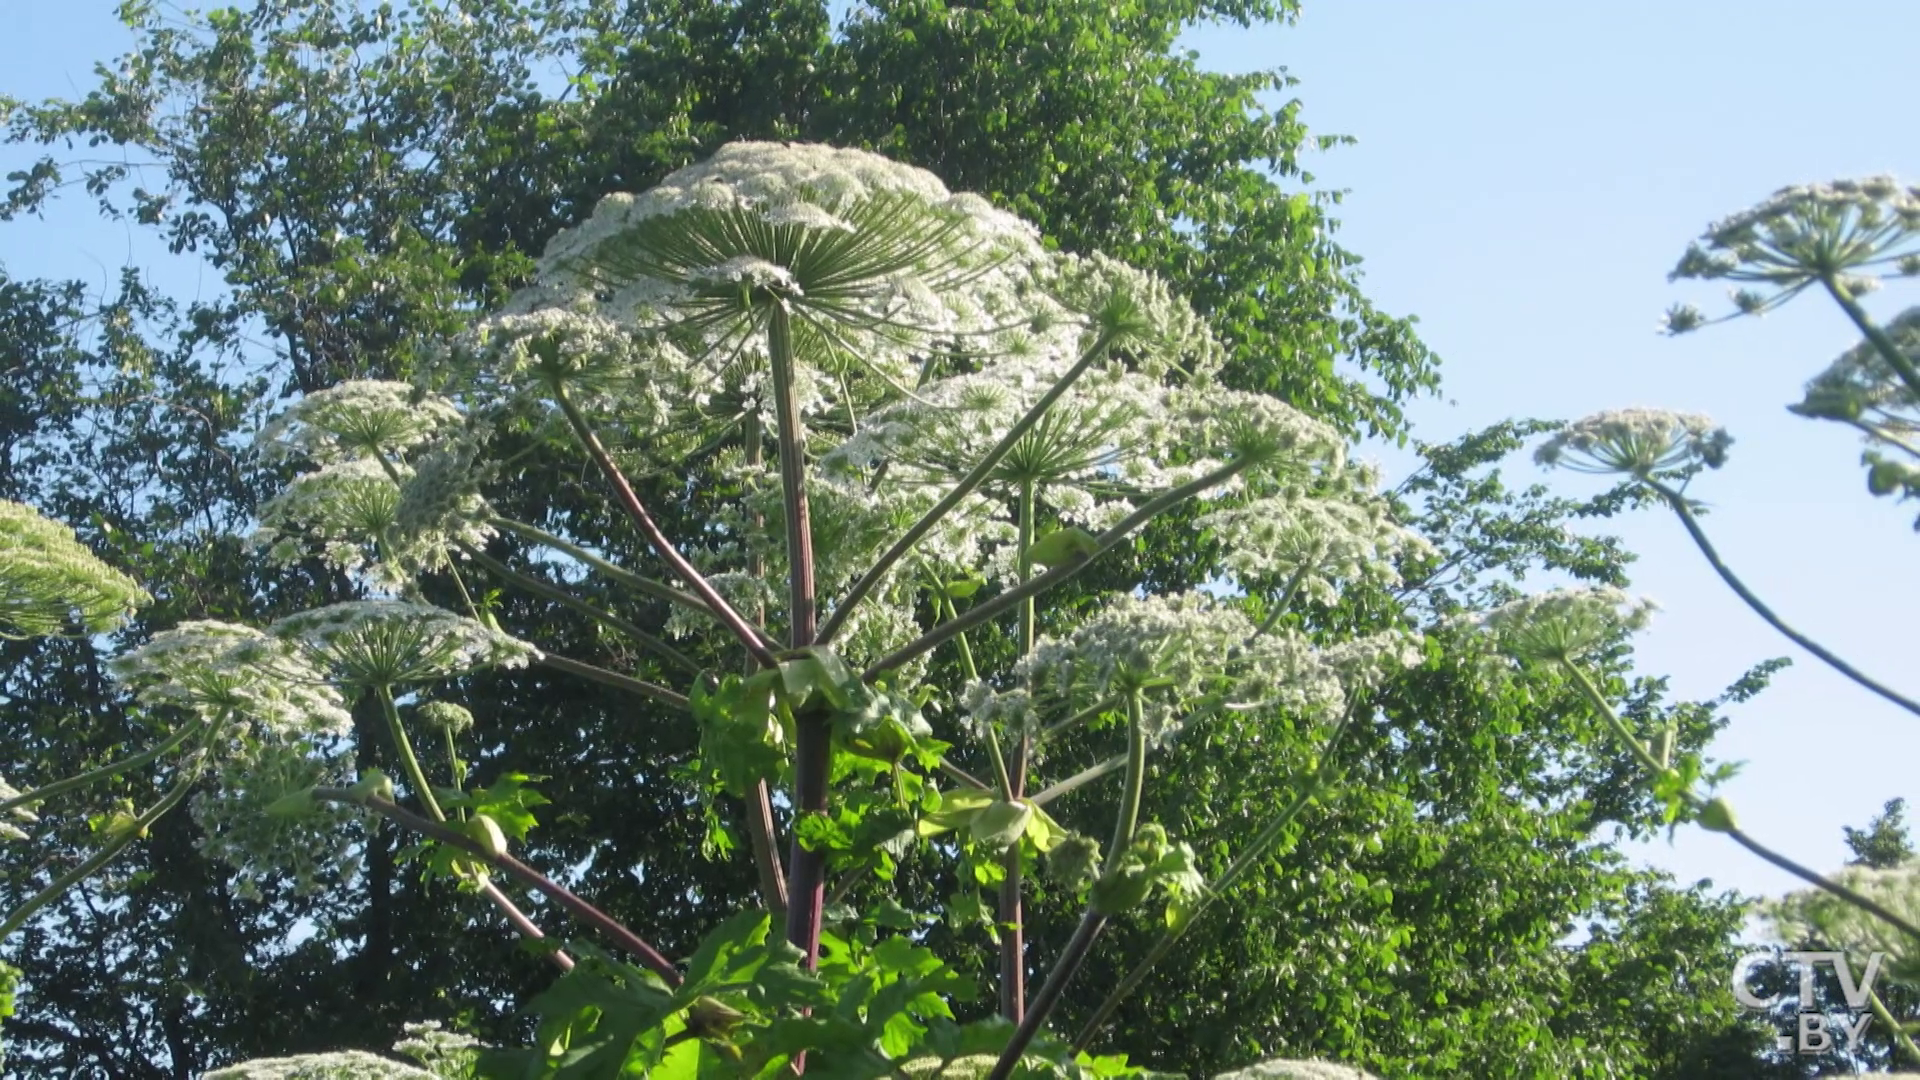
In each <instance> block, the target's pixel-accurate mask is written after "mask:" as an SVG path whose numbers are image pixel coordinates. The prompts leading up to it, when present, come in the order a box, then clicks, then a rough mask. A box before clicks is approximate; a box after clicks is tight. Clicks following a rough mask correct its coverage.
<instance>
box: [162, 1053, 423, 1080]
mask: <svg viewBox="0 0 1920 1080" xmlns="http://www.w3.org/2000/svg"><path fill="white" fill-rule="evenodd" d="M200 1080H438V1078H437V1077H435V1075H434V1074H433V1073H430V1072H428V1071H427V1070H425V1069H420V1068H415V1067H414V1066H412V1065H407V1064H403V1063H401V1062H398V1061H394V1060H392V1059H390V1058H383V1057H380V1056H378V1055H375V1054H369V1053H367V1052H365V1051H364V1050H339V1051H335V1052H333V1053H328V1054H300V1055H298V1056H296V1057H280V1058H259V1059H257V1060H254V1061H247V1062H242V1063H241V1064H239V1065H229V1066H227V1067H226V1068H224V1069H215V1070H213V1071H212V1072H210V1073H206V1074H204V1075H202V1076H201V1078H200Z"/></svg>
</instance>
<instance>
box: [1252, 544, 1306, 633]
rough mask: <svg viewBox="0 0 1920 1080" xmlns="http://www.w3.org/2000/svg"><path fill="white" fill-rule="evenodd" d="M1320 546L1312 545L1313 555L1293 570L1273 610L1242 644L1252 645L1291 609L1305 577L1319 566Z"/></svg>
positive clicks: (1304, 581) (1304, 582)
mask: <svg viewBox="0 0 1920 1080" xmlns="http://www.w3.org/2000/svg"><path fill="white" fill-rule="evenodd" d="M1321 546H1322V545H1321V544H1320V543H1318V542H1316V543H1315V544H1314V545H1313V554H1312V555H1310V556H1308V558H1307V560H1306V561H1305V562H1302V563H1301V564H1300V569H1298V570H1295V571H1294V572H1293V577H1291V578H1289V579H1288V580H1287V587H1286V589H1285V590H1284V591H1283V592H1281V594H1280V599H1278V600H1276V601H1274V604H1273V610H1272V611H1270V612H1268V613H1267V617H1266V618H1265V619H1264V620H1262V621H1261V623H1260V626H1259V628H1258V629H1256V630H1254V632H1253V633H1251V634H1249V635H1247V640H1246V641H1245V642H1243V643H1242V644H1246V645H1251V644H1253V642H1254V641H1255V640H1256V639H1258V638H1260V637H1262V636H1264V635H1265V634H1266V633H1267V631H1269V630H1272V629H1273V628H1274V626H1275V625H1277V624H1278V623H1279V622H1280V620H1281V618H1283V617H1284V616H1285V615H1286V613H1287V611H1288V610H1289V609H1290V608H1292V607H1293V601H1294V598H1295V597H1297V596H1298V595H1299V594H1300V588H1301V586H1303V585H1305V584H1306V581H1307V575H1308V574H1310V573H1312V572H1313V571H1314V570H1315V569H1316V568H1317V567H1319V565H1320V549H1321Z"/></svg>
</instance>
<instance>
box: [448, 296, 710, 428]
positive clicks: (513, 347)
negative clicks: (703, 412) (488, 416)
mask: <svg viewBox="0 0 1920 1080" xmlns="http://www.w3.org/2000/svg"><path fill="white" fill-rule="evenodd" d="M445 368H446V370H445V371H444V372H443V373H442V374H443V375H444V376H445V377H447V378H448V379H450V380H455V381H457V382H458V384H459V386H460V389H461V396H462V398H463V399H465V400H471V401H475V402H482V403H487V404H505V403H509V402H512V401H514V400H516V399H519V398H523V397H531V398H542V397H545V396H549V395H551V394H552V392H553V391H554V389H555V388H557V387H564V388H565V389H566V391H567V393H568V394H570V395H572V397H573V399H574V400H575V401H577V402H578V403H580V404H581V405H582V407H586V408H591V409H594V410H595V411H604V410H606V409H610V408H613V407H616V406H617V407H618V409H619V411H620V414H621V416H622V419H623V421H624V422H626V423H628V424H630V425H631V426H632V427H633V428H634V429H636V430H643V431H645V430H653V429H657V428H660V427H663V426H665V425H666V424H667V422H668V418H669V417H670V416H672V415H673V413H674V412H675V411H676V410H678V409H680V408H683V407H687V406H692V407H695V408H700V407H703V406H705V405H706V403H707V400H708V398H709V397H710V396H711V395H712V393H713V391H714V379H713V371H712V370H709V369H705V368H702V367H700V366H699V365H698V364H696V363H695V362H694V360H693V359H692V358H690V357H688V356H687V355H686V354H685V353H683V352H681V351H680V350H679V349H677V348H675V347H674V346H673V345H672V344H671V343H669V342H667V341H666V340H664V339H663V338H662V337H660V336H658V335H647V334H635V333H634V332H633V328H632V327H631V326H630V325H628V324H624V323H621V322H618V321H615V320H614V319H611V318H609V317H607V316H605V315H602V314H597V313H595V312H594V311H592V310H573V309H570V308H564V307H555V308H537V309H535V310H531V311H526V312H520V313H513V312H509V313H504V314H499V315H494V316H491V317H489V318H486V319H483V320H481V321H480V322H479V323H478V324H477V325H476V326H474V328H473V329H471V330H469V331H467V332H466V333H464V334H462V335H461V336H460V337H458V338H456V339H455V340H454V342H453V345H452V348H451V349H450V350H449V352H448V355H447V358H446V360H445Z"/></svg>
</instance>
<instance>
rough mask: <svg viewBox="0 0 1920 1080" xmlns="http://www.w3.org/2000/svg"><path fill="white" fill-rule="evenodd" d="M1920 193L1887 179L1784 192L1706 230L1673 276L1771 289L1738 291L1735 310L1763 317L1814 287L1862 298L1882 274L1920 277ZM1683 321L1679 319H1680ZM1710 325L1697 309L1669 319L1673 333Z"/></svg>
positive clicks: (1915, 188) (1735, 296)
mask: <svg viewBox="0 0 1920 1080" xmlns="http://www.w3.org/2000/svg"><path fill="white" fill-rule="evenodd" d="M1916 240H1920V187H1913V186H1908V185H1902V184H1900V183H1899V182H1897V181H1895V180H1894V179H1893V178H1892V177H1889V176H1876V177H1871V178H1868V179H1866V180H1837V181H1834V182H1833V183H1829V184H1807V185H1801V186H1797V187H1789V188H1782V189H1781V190H1779V191H1777V192H1775V193H1774V194H1773V195H1772V196H1771V197H1770V198H1768V199H1767V200H1766V201H1765V202H1762V203H1761V204H1760V205H1758V206H1755V207H1753V208H1751V209H1749V210H1744V211H1742V212H1740V213H1738V214H1735V215H1733V216H1732V217H1729V218H1726V219H1725V220H1723V221H1720V222H1717V223H1716V224H1714V225H1713V226H1712V227H1711V228H1709V229H1708V230H1707V231H1706V233H1705V235H1703V236H1702V237H1701V238H1700V239H1699V240H1698V241H1696V242H1695V243H1694V244H1693V245H1692V246H1690V247H1689V248H1688V249H1687V252H1686V254H1685V255H1684V256H1682V257H1681V259H1680V262H1679V265H1677V266H1675V267H1674V269H1673V273H1672V274H1671V275H1670V276H1671V277H1673V278H1675V279H1679V278H1697V279H1705V280H1723V281H1733V282H1741V283H1749V284H1758V285H1761V286H1764V287H1770V288H1771V289H1772V290H1773V291H1772V292H1769V293H1760V292H1754V291H1752V290H1748V289H1737V290H1736V291H1735V292H1734V294H1733V303H1734V307H1735V310H1736V312H1737V313H1738V314H1741V315H1758V314H1762V313H1764V312H1766V311H1770V310H1772V309H1773V308H1776V307H1778V306H1780V305H1781V304H1783V303H1785V302H1786V301H1788V300H1790V299H1792V298H1793V297H1794V296H1796V295H1798V294H1799V293H1800V292H1801V291H1802V290H1804V289H1806V288H1807V287H1808V286H1810V285H1814V284H1827V285H1829V286H1830V287H1835V288H1840V289H1844V290H1846V291H1847V292H1848V293H1849V294H1852V295H1858V294H1859V293H1862V292H1865V291H1868V290H1870V289H1872V288H1874V287H1875V286H1876V285H1877V284H1878V279H1879V277H1881V276H1886V275H1888V274H1889V273H1891V274H1899V275H1913V274H1920V245H1916V243H1915V241H1916ZM1676 315H1678V317H1675V316H1676ZM1705 321H1707V320H1706V319H1705V318H1704V317H1702V316H1700V315H1699V313H1698V312H1697V311H1694V310H1691V309H1680V310H1679V311H1678V312H1676V313H1670V315H1669V319H1668V329H1669V331H1670V332H1673V333H1681V332H1684V331H1686V330H1691V329H1693V328H1695V327H1697V326H1699V325H1701V324H1702V323H1704V322H1705Z"/></svg>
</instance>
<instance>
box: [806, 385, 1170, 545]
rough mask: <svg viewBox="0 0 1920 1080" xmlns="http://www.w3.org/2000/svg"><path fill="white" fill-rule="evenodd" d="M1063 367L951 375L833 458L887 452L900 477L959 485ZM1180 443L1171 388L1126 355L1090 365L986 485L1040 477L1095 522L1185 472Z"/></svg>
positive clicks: (868, 421) (1069, 512)
mask: <svg viewBox="0 0 1920 1080" xmlns="http://www.w3.org/2000/svg"><path fill="white" fill-rule="evenodd" d="M1060 370H1061V368H1060V365H1056V364H1044V365H1043V364H1038V363H1029V362H1022V361H1009V362H1004V363H1000V364H996V365H993V366H991V367H989V368H987V369H986V370H984V371H981V372H978V373H975V374H969V375H961V376H956V377H954V378H950V379H943V380H940V381H939V382H936V383H933V384H932V385H929V386H926V387H923V388H921V389H920V390H918V391H916V392H915V395H914V397H913V398H911V399H907V400H902V401H900V402H897V403H895V404H892V405H889V406H887V407H885V408H883V409H880V410H877V411H876V412H874V413H873V414H871V415H869V416H868V417H866V418H865V420H863V421H862V423H861V425H860V430H859V432H858V433H857V434H856V435H855V436H854V437H853V438H851V439H849V440H847V441H846V442H845V443H843V444H841V446H839V447H838V448H836V449H835V450H834V451H833V452H832V453H830V454H828V455H827V458H826V459H825V461H824V462H823V465H824V467H826V468H828V469H835V468H843V467H844V468H850V469H864V468H869V467H873V466H876V465H878V464H879V463H882V462H885V463H887V465H888V481H887V482H888V483H889V484H892V485H905V486H931V487H938V488H945V487H947V486H950V485H951V484H952V483H954V482H955V481H957V480H958V479H960V478H961V477H962V476H965V475H966V474H967V473H968V472H969V471H970V470H971V469H972V468H973V467H974V465H975V464H976V463H977V462H979V461H980V460H981V459H982V458H984V457H985V456H986V454H987V451H989V450H990V449H992V448H993V446H994V445H995V444H997V443H998V442H999V441H1000V439H1001V437H1002V436H1003V435H1005V433H1006V432H1007V431H1008V430H1009V429H1010V428H1012V427H1013V426H1014V424H1015V423H1016V422H1017V421H1018V420H1019V419H1020V418H1021V417H1023V416H1025V415H1026V414H1027V413H1028V412H1029V411H1030V410H1031V409H1032V408H1033V406H1034V405H1035V404H1036V403H1037V402H1038V401H1039V400H1040V398H1041V397H1042V395H1044V394H1045V393H1046V392H1047V391H1048V390H1049V389H1051V387H1052V385H1053V382H1054V380H1055V379H1056V378H1057V377H1058V376H1059V374H1060ZM1175 443H1176V440H1175V439H1174V437H1173V426H1172V425H1171V424H1170V423H1169V408H1168V391H1167V390H1166V389H1165V388H1164V387H1163V386H1162V385H1161V384H1160V383H1159V382H1158V381H1157V380H1154V379H1151V378H1148V377H1147V376H1144V375H1138V374H1133V373H1130V372H1128V371H1126V370H1125V369H1123V368H1121V367H1120V366H1119V365H1117V364H1116V365H1112V366H1109V367H1107V368H1106V369H1104V370H1099V371H1090V372H1088V373H1087V374H1085V375H1084V376H1082V377H1081V379H1080V381H1079V382H1078V383H1077V384H1076V385H1075V386H1074V388H1073V391H1072V393H1070V394H1068V395H1066V396H1064V397H1062V398H1061V399H1060V400H1058V401H1056V402H1055V403H1054V404H1053V407H1052V408H1050V409H1049V410H1048V411H1047V413H1046V415H1045V416H1043V417H1042V418H1041V420H1040V421H1039V422H1038V423H1037V424H1035V425H1034V426H1033V428H1032V429H1031V430H1029V431H1028V432H1027V433H1026V435H1025V436H1024V437H1023V438H1022V439H1021V440H1020V441H1019V442H1018V443H1016V444H1015V445H1014V446H1013V448H1012V449H1011V450H1010V451H1009V452H1008V453H1007V455H1006V456H1005V457H1004V458H1002V459H1001V460H1000V462H999V464H998V465H997V466H996V467H995V469H994V471H993V472H992V474H990V475H989V476H988V478H987V481H986V485H987V487H988V489H989V490H992V491H994V492H996V493H997V494H999V495H1000V497H1002V498H1005V497H1006V496H1007V495H1008V494H1009V493H1011V492H1013V491H1017V490H1019V489H1020V487H1021V485H1023V484H1027V483H1031V484H1032V485H1033V486H1034V489H1035V491H1036V493H1037V494H1038V495H1039V497H1040V498H1041V499H1042V501H1043V502H1047V501H1048V500H1052V503H1051V504H1052V505H1054V507H1055V509H1056V510H1062V511H1065V512H1066V516H1067V517H1068V518H1069V520H1075V521H1086V520H1088V519H1089V518H1090V517H1092V516H1094V515H1095V511H1094V509H1093V508H1094V507H1095V506H1096V505H1098V504H1099V503H1101V502H1110V501H1112V500H1113V499H1115V498H1116V497H1123V496H1127V495H1133V494H1137V493H1139V492H1142V491H1145V490H1150V489H1153V488H1158V487H1163V486H1168V485H1170V484H1172V483H1177V482H1179V480H1181V479H1185V478H1186V475H1185V471H1184V470H1181V469H1180V468H1178V467H1177V466H1175V465H1173V464H1172V463H1173V461H1174V458H1175V455H1174V453H1173V448H1174V446H1175ZM1070 493H1071V494H1070ZM1130 509H1131V506H1130V505H1128V506H1126V507H1125V508H1124V509H1122V510H1121V511H1120V515H1121V516H1124V514H1125V513H1126V512H1127V511H1128V510H1130Z"/></svg>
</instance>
